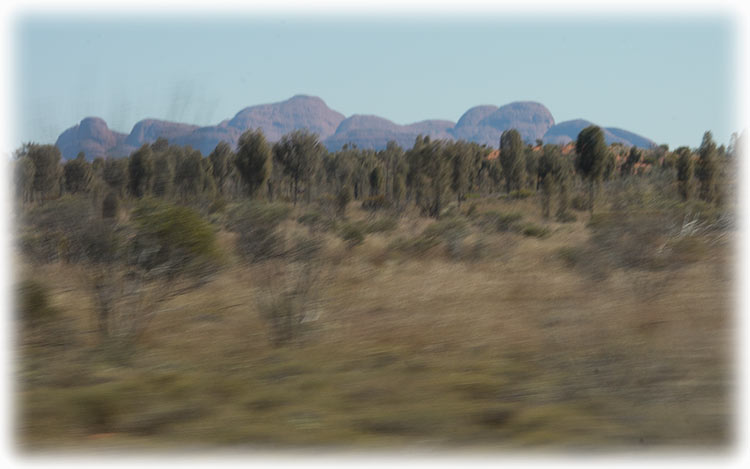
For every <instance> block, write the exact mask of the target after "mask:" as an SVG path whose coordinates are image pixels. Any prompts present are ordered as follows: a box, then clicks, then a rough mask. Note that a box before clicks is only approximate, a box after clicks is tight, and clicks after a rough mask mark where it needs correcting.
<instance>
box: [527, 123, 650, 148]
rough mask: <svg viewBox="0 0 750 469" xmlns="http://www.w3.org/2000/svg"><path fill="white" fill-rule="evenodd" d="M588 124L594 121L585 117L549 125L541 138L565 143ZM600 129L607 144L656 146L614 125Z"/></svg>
mask: <svg viewBox="0 0 750 469" xmlns="http://www.w3.org/2000/svg"><path fill="white" fill-rule="evenodd" d="M590 125H594V123H593V122H590V121H587V120H585V119H574V120H569V121H565V122H560V123H559V124H557V125H553V126H552V127H550V128H549V130H547V133H545V134H544V138H542V140H543V141H544V143H556V144H566V143H568V142H572V141H574V140H575V139H576V138H578V134H579V133H580V132H581V130H583V129H584V128H586V127H588V126H590ZM602 130H603V131H604V138H605V140H606V141H607V144H611V143H622V144H623V145H628V146H632V145H635V146H637V147H640V148H651V147H654V146H656V144H655V143H654V142H653V141H651V140H649V139H647V138H646V137H641V136H640V135H636V134H634V133H632V132H628V131H627V130H622V129H617V128H614V127H602Z"/></svg>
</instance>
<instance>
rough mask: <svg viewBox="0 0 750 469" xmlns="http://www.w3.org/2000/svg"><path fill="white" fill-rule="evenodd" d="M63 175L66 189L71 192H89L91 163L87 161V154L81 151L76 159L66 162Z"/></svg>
mask: <svg viewBox="0 0 750 469" xmlns="http://www.w3.org/2000/svg"><path fill="white" fill-rule="evenodd" d="M63 177H64V180H65V191H66V192H68V193H70V194H77V193H79V192H88V191H89V190H90V189H91V178H92V171H91V165H90V164H89V162H88V161H86V155H84V154H83V152H81V153H79V154H78V157H76V159H74V160H70V161H68V162H67V163H65V166H63Z"/></svg>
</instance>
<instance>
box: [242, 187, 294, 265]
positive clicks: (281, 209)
mask: <svg viewBox="0 0 750 469" xmlns="http://www.w3.org/2000/svg"><path fill="white" fill-rule="evenodd" d="M290 212H291V208H290V207H289V206H288V205H287V204H279V203H270V204H265V203H257V202H250V203H246V204H243V205H240V206H239V207H236V208H235V209H234V210H233V211H232V212H231V213H230V217H229V218H230V224H229V228H230V229H231V230H232V231H234V232H236V233H237V234H238V235H239V236H238V239H237V251H238V253H239V254H240V255H241V256H242V257H243V258H245V259H246V260H247V261H249V262H257V261H261V260H264V259H269V258H272V257H278V256H282V255H284V253H285V250H286V246H285V238H284V236H283V234H282V233H280V232H279V230H278V226H279V225H280V224H281V223H282V222H283V221H284V220H286V219H287V218H288V217H289V214H290Z"/></svg>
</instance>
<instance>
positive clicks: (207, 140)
mask: <svg viewBox="0 0 750 469" xmlns="http://www.w3.org/2000/svg"><path fill="white" fill-rule="evenodd" d="M590 124H591V123H590V122H589V121H586V120H583V119H578V120H573V121H566V122H561V123H559V124H555V120H554V118H553V117H552V113H551V112H550V111H549V109H547V108H546V107H545V106H544V105H543V104H540V103H536V102H531V101H519V102H513V103H509V104H506V105H504V106H500V107H497V106H494V105H483V106H476V107H473V108H471V109H469V110H468V111H466V112H465V113H464V114H463V115H462V116H461V118H460V119H459V120H458V122H457V123H453V122H451V121H446V120H425V121H421V122H416V123H413V124H407V125H399V124H396V123H394V122H391V121H390V120H388V119H385V118H382V117H379V116H367V115H358V114H357V115H353V116H350V117H348V118H345V116H344V115H343V114H341V113H339V112H337V111H334V110H332V109H330V108H329V107H328V106H327V105H326V103H325V102H324V101H323V100H322V99H320V98H318V97H314V96H304V95H297V96H294V97H292V98H290V99H288V100H286V101H282V102H279V103H272V104H261V105H257V106H249V107H246V108H244V109H242V110H241V111H239V112H238V113H237V114H236V115H235V116H234V117H233V118H231V119H226V120H224V121H222V122H220V123H219V124H217V125H213V126H205V127H198V126H196V125H192V124H186V123H177V122H170V121H164V120H157V119H144V120H141V121H139V122H137V123H136V124H135V125H134V126H133V129H132V130H131V131H130V134H127V135H126V134H123V133H119V132H115V131H113V130H110V129H109V127H108V126H107V123H106V122H104V120H102V119H100V118H96V117H87V118H85V119H84V120H82V121H81V123H80V124H78V125H75V126H73V127H71V128H69V129H67V130H66V131H64V132H63V133H62V134H60V136H59V137H58V139H57V142H56V144H57V146H58V147H59V148H60V151H61V152H62V154H63V157H64V158H66V159H71V158H75V156H76V155H77V154H78V152H80V151H84V152H85V153H86V157H87V158H88V159H93V158H96V157H99V156H127V155H129V154H130V153H131V152H133V151H134V150H135V149H137V148H138V147H140V146H141V145H143V144H144V143H152V142H154V141H155V140H156V139H157V138H159V137H164V138H166V139H168V140H169V142H170V143H173V144H177V145H191V146H192V147H193V148H196V149H198V150H200V151H201V152H202V153H203V154H204V155H208V154H209V153H210V152H211V151H212V150H213V149H214V148H215V147H216V145H217V144H218V143H219V142H221V141H226V142H228V143H229V144H231V145H232V146H236V144H237V141H238V139H239V137H240V135H241V134H242V133H243V132H244V131H246V130H247V129H256V128H260V129H262V130H263V132H264V134H265V135H266V138H267V139H268V140H269V141H271V142H275V141H278V140H279V139H280V138H281V137H282V136H283V135H284V134H286V133H289V132H291V131H293V130H297V129H307V130H309V131H311V132H314V133H316V134H318V136H319V137H320V140H321V141H322V142H323V143H324V144H325V145H326V147H327V148H328V149H329V150H331V151H335V150H338V149H340V148H341V147H342V146H343V145H344V144H355V145H357V146H358V147H360V148H373V149H382V148H385V146H386V144H387V143H388V141H390V140H395V141H396V142H397V143H398V144H399V145H401V146H402V147H404V148H410V147H411V146H412V145H413V144H414V140H415V138H416V137H417V135H419V134H423V135H429V136H430V137H431V138H433V139H464V140H469V141H473V142H477V143H480V144H487V145H490V146H493V147H497V146H498V144H499V141H500V136H501V135H502V133H503V131H505V130H508V129H511V128H513V129H516V130H518V131H519V133H520V134H521V137H522V138H523V139H524V141H526V142H527V143H534V142H535V141H536V140H537V139H543V140H544V142H545V143H567V142H569V141H571V140H574V139H575V138H576V136H577V135H578V132H580V131H581V129H583V128H584V127H586V126H587V125H590ZM605 136H606V138H607V142H608V143H611V142H620V143H623V144H625V145H636V146H639V147H650V146H653V145H654V143H653V142H652V141H651V140H649V139H647V138H645V137H642V136H640V135H636V134H634V133H632V132H629V131H627V130H622V129H616V128H606V129H605Z"/></svg>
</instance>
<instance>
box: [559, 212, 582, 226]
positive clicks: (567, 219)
mask: <svg viewBox="0 0 750 469" xmlns="http://www.w3.org/2000/svg"><path fill="white" fill-rule="evenodd" d="M555 219H556V220H557V221H558V222H560V223H574V222H575V221H576V220H577V219H578V218H576V216H575V214H573V213H571V212H561V213H558V214H557V216H556V217H555Z"/></svg>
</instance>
